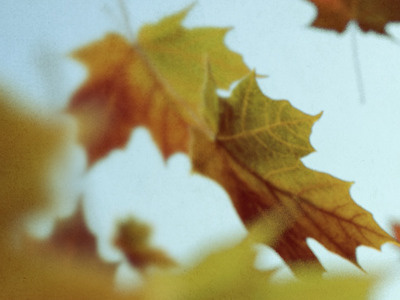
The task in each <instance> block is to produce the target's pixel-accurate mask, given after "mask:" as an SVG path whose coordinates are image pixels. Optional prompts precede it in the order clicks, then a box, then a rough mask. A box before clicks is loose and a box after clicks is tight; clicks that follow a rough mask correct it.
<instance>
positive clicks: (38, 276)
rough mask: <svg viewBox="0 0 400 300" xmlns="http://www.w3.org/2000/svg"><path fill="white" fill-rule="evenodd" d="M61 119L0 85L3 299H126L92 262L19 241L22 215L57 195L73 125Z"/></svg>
mask: <svg viewBox="0 0 400 300" xmlns="http://www.w3.org/2000/svg"><path fill="white" fill-rule="evenodd" d="M64 117H65V116H62V115H57V114H54V115H52V116H50V115H46V114H39V113H34V112H33V111H29V110H27V109H24V108H23V107H22V104H21V102H20V101H19V99H17V98H16V97H15V96H12V94H11V93H7V92H6V91H5V90H4V89H3V88H1V89H0V129H1V130H0V153H1V155H0V165H1V172H0V176H1V180H0V201H1V205H0V266H1V268H0V286H1V288H0V298H1V299H28V298H29V299H33V300H42V299H126V297H125V296H122V295H119V294H117V293H116V292H115V291H114V284H113V280H112V278H113V274H110V272H108V271H107V272H105V271H104V269H103V270H100V269H99V268H98V266H97V264H95V263H93V262H92V261H86V260H83V259H76V260H75V259H72V257H71V256H70V255H69V256H68V255H67V256H68V258H67V259H66V256H65V251H64V250H65V249H63V250H62V251H59V250H60V248H59V247H56V248H57V251H47V252H45V253H44V252H43V251H40V250H39V248H35V247H33V248H31V247H24V246H25V244H24V241H21V238H22V237H23V236H24V235H23V232H22V229H23V228H22V226H21V224H23V222H22V221H23V218H24V217H25V216H26V215H27V214H28V213H31V212H35V211H37V210H39V209H43V208H45V207H48V206H49V205H51V203H52V202H53V201H54V199H53V197H55V196H56V194H57V193H56V192H55V191H54V190H53V188H54V186H52V183H53V182H54V181H53V180H52V176H54V170H55V169H58V168H57V166H59V163H60V162H61V161H62V160H63V153H64V151H65V148H68V145H70V143H72V142H73V135H72V132H73V131H72V127H70V125H71V124H72V123H68V122H64ZM60 242H61V243H63V242H66V241H60ZM58 246H61V245H58ZM74 258H75V257H74Z"/></svg>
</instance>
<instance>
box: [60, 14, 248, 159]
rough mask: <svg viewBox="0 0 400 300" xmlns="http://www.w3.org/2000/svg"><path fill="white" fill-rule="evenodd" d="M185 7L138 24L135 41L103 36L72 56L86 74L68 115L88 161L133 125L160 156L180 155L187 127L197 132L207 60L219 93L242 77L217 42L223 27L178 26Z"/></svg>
mask: <svg viewBox="0 0 400 300" xmlns="http://www.w3.org/2000/svg"><path fill="white" fill-rule="evenodd" d="M189 10H190V8H188V9H185V10H183V11H181V12H179V13H177V14H175V15H172V16H169V17H166V18H164V19H163V20H161V21H160V22H159V23H157V24H154V25H146V26H144V27H143V28H142V29H141V30H140V32H139V37H138V40H137V42H136V43H135V44H132V45H131V44H129V43H128V41H126V40H125V39H124V38H123V37H122V36H119V35H117V34H108V35H107V36H105V37H104V38H103V39H102V40H100V41H97V42H94V43H92V44H90V45H88V46H86V47H84V48H82V49H79V50H77V51H75V52H74V53H73V57H74V58H75V59H77V60H79V61H80V62H82V63H83V64H85V66H86V67H87V68H88V70H89V77H88V79H87V81H86V82H85V83H84V85H83V86H82V87H81V88H80V89H79V90H78V91H77V92H76V93H75V95H74V96H73V98H72V100H71V102H70V105H69V108H68V111H69V112H70V113H72V114H73V115H75V116H76V117H77V119H78V121H79V125H80V141H81V143H82V144H83V145H84V146H85V148H86V150H87V152H88V156H89V163H90V164H92V163H94V162H96V161H97V160H99V159H101V158H103V157H104V156H106V155H107V154H108V153H109V152H110V151H112V150H114V149H115V148H121V147H123V146H125V144H126V143H127V141H128V139H129V137H130V134H131V132H132V129H133V128H135V127H137V126H146V127H147V128H148V129H149V130H150V132H151V135H152V136H153V138H154V140H155V142H156V144H157V145H158V147H159V148H160V150H161V152H162V154H163V156H164V158H168V157H169V156H170V155H172V154H174V153H176V152H187V151H188V142H189V137H188V128H189V127H192V126H194V127H204V124H203V121H202V120H201V119H199V118H198V117H197V115H198V110H199V103H200V102H201V100H202V91H203V83H204V79H205V77H204V74H205V71H204V70H205V61H206V58H207V59H208V60H209V61H210V63H211V64H212V65H213V66H214V72H215V77H216V82H217V86H218V87H220V88H228V87H229V85H230V84H231V83H232V82H233V81H234V80H237V79H239V78H240V77H242V76H244V75H245V74H246V73H247V72H248V69H247V67H246V66H245V65H244V63H243V62H242V59H241V57H240V55H238V54H236V53H234V52H232V51H230V50H228V49H227V48H226V46H225V45H224V43H223V39H224V37H225V34H226V32H227V31H228V29H226V28H195V29H186V28H184V27H182V25H181V22H182V20H183V19H184V18H185V17H186V15H187V13H188V12H189Z"/></svg>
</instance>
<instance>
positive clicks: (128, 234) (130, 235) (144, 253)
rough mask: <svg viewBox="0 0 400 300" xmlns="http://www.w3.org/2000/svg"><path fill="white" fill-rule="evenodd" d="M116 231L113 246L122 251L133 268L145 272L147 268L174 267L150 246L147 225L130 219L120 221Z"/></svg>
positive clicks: (163, 254)
mask: <svg viewBox="0 0 400 300" xmlns="http://www.w3.org/2000/svg"><path fill="white" fill-rule="evenodd" d="M117 230H118V231H117V235H116V237H115V240H114V244H115V245H116V246H117V247H118V248H119V249H121V250H122V252H123V253H124V254H125V256H126V257H127V259H128V261H129V263H130V264H131V265H132V266H133V267H136V268H138V269H140V270H145V269H146V268H147V267H149V266H157V267H163V268H167V267H173V266H176V263H175V261H174V260H173V259H172V258H170V257H169V256H167V254H166V253H164V252H163V251H162V250H159V249H155V248H153V247H152V246H151V245H150V234H151V228H150V227H149V226H148V225H146V224H144V223H141V222H139V221H137V220H136V219H134V218H133V217H130V218H128V219H126V220H123V221H121V222H120V223H119V225H118V227H117Z"/></svg>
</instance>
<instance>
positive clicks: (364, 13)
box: [308, 0, 400, 34]
mask: <svg viewBox="0 0 400 300" xmlns="http://www.w3.org/2000/svg"><path fill="white" fill-rule="evenodd" d="M308 1H310V2H312V3H314V4H315V6H316V7H317V9H318V15H317V17H316V18H315V20H314V21H313V23H312V25H313V26H314V27H318V28H324V29H331V30H335V31H337V32H343V31H344V30H345V29H346V27H347V24H348V23H349V22H350V21H355V22H357V24H358V26H360V28H361V30H363V31H374V32H377V33H380V34H387V33H386V30H385V27H386V25H387V24H388V23H389V22H400V2H399V1H398V0H308Z"/></svg>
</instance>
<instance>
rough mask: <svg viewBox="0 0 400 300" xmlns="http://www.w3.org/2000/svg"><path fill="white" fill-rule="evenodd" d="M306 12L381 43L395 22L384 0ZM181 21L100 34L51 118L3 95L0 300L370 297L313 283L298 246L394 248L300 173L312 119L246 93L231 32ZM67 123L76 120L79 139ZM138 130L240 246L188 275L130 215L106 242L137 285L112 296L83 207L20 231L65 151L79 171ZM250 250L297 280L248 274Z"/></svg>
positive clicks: (317, 271) (339, 186)
mask: <svg viewBox="0 0 400 300" xmlns="http://www.w3.org/2000/svg"><path fill="white" fill-rule="evenodd" d="M311 2H313V3H314V4H315V5H316V7H317V8H318V15H317V18H316V19H315V21H314V23H313V26H316V27H320V28H325V29H333V30H336V31H338V32H342V31H343V30H344V29H345V28H346V26H347V24H348V22H350V21H356V22H357V23H358V24H359V26H360V28H361V29H362V30H363V31H368V30H372V31H375V32H378V33H382V34H384V33H385V25H386V24H387V23H388V22H393V21H400V8H398V6H399V5H398V3H397V1H394V0H391V1H390V0H387V1H345V0H331V1H319V0H318V1H317V0H311ZM397 8H398V9H397ZM190 10H191V7H189V8H187V9H184V10H182V11H180V12H178V13H176V14H173V15H171V16H168V17H166V18H164V19H162V20H160V21H159V22H158V23H156V24H148V25H145V26H143V28H141V30H140V31H139V34H138V37H137V40H136V41H134V42H132V41H129V40H128V39H127V38H126V37H124V36H122V35H120V34H117V33H108V34H106V35H105V36H104V37H102V38H101V39H99V40H96V41H93V42H92V43H90V44H88V45H83V46H82V47H80V48H79V49H76V50H75V51H73V52H72V54H71V57H72V59H74V60H76V61H78V62H79V63H81V64H82V65H83V66H85V68H86V69H87V78H86V80H85V81H84V82H83V83H82V85H81V86H80V87H79V88H78V90H77V91H76V92H75V93H74V94H73V95H72V96H71V100H70V102H69V104H68V106H67V107H66V108H65V110H64V111H63V112H60V115H59V116H55V117H54V120H53V119H52V120H51V121H49V120H48V119H47V117H46V118H45V117H43V116H37V115H35V114H34V113H33V112H31V111H27V110H24V109H22V108H21V107H18V106H16V105H15V104H14V103H13V102H15V101H14V100H15V99H14V98H15V97H16V96H15V95H11V94H10V92H7V91H6V90H5V89H3V90H1V94H0V97H1V99H0V100H1V102H0V105H1V107H0V122H1V126H2V129H3V130H2V131H1V132H0V139H1V143H0V146H1V154H2V155H1V157H0V162H1V165H2V170H4V172H2V175H1V176H2V180H1V183H0V184H1V186H0V187H1V190H0V193H1V201H2V205H1V206H0V214H1V217H2V218H1V221H0V222H1V225H2V226H1V228H0V238H1V241H0V242H1V244H0V254H1V258H0V263H1V265H2V269H0V278H1V286H2V288H1V291H0V295H1V297H2V298H4V299H23V298H24V297H25V296H28V295H29V297H30V299H125V298H126V299H266V298H269V299H292V297H293V295H298V294H300V293H301V294H302V295H304V298H305V299H322V298H323V299H339V298H340V299H365V297H366V296H367V293H368V289H369V287H370V286H371V283H372V279H371V278H369V277H367V276H365V277H358V278H352V277H349V278H347V277H346V278H333V279H322V277H321V273H322V272H323V271H324V270H323V267H322V265H321V264H320V262H319V261H318V259H317V257H316V256H315V254H314V253H313V252H312V250H311V249H310V248H309V246H308V245H307V243H306V239H307V238H314V239H315V240H317V241H318V242H319V243H320V244H321V245H323V246H324V247H325V248H326V249H328V250H330V251H331V252H333V253H336V254H338V255H340V256H341V257H343V258H345V259H347V260H349V261H351V262H352V263H354V264H356V265H358V263H357V258H356V249H357V247H359V246H362V245H363V246H368V247H371V248H374V249H378V250H379V249H380V248H381V246H382V245H383V244H384V243H388V242H389V243H394V244H397V242H396V240H395V239H394V238H393V237H391V236H390V235H389V234H388V233H386V232H385V231H384V230H383V229H381V228H380V226H379V225H378V224H377V223H376V222H375V221H374V219H373V217H372V215H371V213H370V212H368V211H366V210H364V209H363V208H362V207H360V206H359V205H357V204H356V203H355V202H354V201H353V199H352V198H351V196H350V194H349V188H350V186H351V183H349V182H345V181H342V180H340V179H337V178H335V177H333V176H331V175H329V174H325V173H322V172H318V171H316V170H311V169H309V168H307V167H306V166H305V165H304V164H303V163H302V161H301V159H302V158H303V157H304V156H306V155H308V154H310V153H311V152H313V151H315V149H314V148H313V147H312V145H311V144H310V141H309V137H310V134H311V131H312V127H313V125H314V123H315V122H317V121H318V120H319V119H320V118H322V117H323V116H322V114H318V115H308V114H305V113H303V112H301V111H300V110H298V109H297V108H295V107H293V106H292V105H291V103H290V102H289V101H287V100H275V99H271V98H270V97H268V96H267V95H264V94H263V92H262V91H261V89H260V88H259V86H258V82H257V81H258V80H259V78H261V77H262V76H260V75H258V74H257V73H256V72H255V71H251V70H250V68H249V67H247V66H246V65H245V63H244V62H243V59H242V57H241V55H240V54H238V53H236V52H234V51H233V50H231V49H228V48H227V46H226V45H225V43H224V39H225V35H226V33H227V32H228V30H229V29H227V28H211V27H204V28H202V27H200V28H194V29H187V28H185V27H184V26H183V25H182V21H183V20H184V18H185V17H186V16H187V15H188V13H189V12H190ZM397 14H398V16H397ZM270 75H271V76H273V74H270ZM232 86H233V88H232V89H231V90H230V91H229V93H230V96H227V97H223V96H221V95H220V93H219V90H220V89H223V90H226V91H227V90H229V89H230V88H231V87H232ZM61 116H62V117H64V118H65V119H63V118H61ZM68 118H72V119H73V120H74V122H76V125H77V128H76V131H74V129H73V128H74V126H73V125H71V124H70V123H69V122H68V121H67V120H70V119H68ZM139 126H144V127H146V128H147V129H148V131H149V132H150V134H151V136H152V138H153V140H154V142H155V143H156V145H157V146H158V148H159V149H160V151H161V153H162V155H163V157H164V159H165V160H167V159H168V158H169V157H170V156H171V155H172V154H174V153H184V154H186V155H187V156H188V157H189V158H190V160H191V163H192V169H193V171H194V172H196V173H199V174H201V175H203V176H206V177H208V178H210V179H212V180H214V181H215V182H217V183H218V184H219V185H221V186H222V187H223V188H224V189H225V191H226V192H227V193H228V194H229V196H230V199H231V201H232V203H233V206H234V207H235V209H236V211H237V214H238V217H239V218H240V219H241V220H242V222H243V223H244V224H245V225H246V227H247V228H248V231H249V234H248V236H247V237H246V238H245V239H244V240H242V241H240V242H238V243H237V244H235V245H233V246H231V247H227V248H226V249H224V250H220V251H219V252H216V253H214V254H212V255H210V256H208V257H206V258H205V259H204V260H203V261H201V262H200V263H199V264H198V265H196V266H192V267H191V268H186V269H185V268H184V267H181V266H179V265H178V263H177V262H175V261H174V260H173V259H172V258H170V257H169V256H168V254H167V253H165V252H164V251H163V250H162V249H158V248H155V247H153V246H152V245H151V244H150V241H149V237H150V235H151V227H150V226H149V225H147V224H143V223H141V222H140V221H139V220H137V219H135V218H134V217H131V218H128V219H126V220H125V221H121V222H120V223H118V224H117V225H116V226H117V231H116V236H115V239H114V244H115V246H116V247H118V248H119V249H120V250H121V251H122V252H123V253H124V255H125V257H126V259H127V260H128V261H129V262H130V264H131V266H132V267H133V268H136V269H137V270H139V271H140V272H141V273H142V275H143V278H144V283H143V284H142V286H141V287H139V288H136V289H134V290H132V291H130V292H127V293H119V292H117V291H116V290H115V288H114V286H113V282H114V280H113V276H114V273H115V269H116V266H115V265H114V264H109V263H106V262H104V261H101V259H100V258H99V257H98V255H97V254H96V242H95V236H94V235H93V234H92V233H91V232H90V230H89V229H88V227H87V225H86V221H85V217H84V212H83V209H82V206H79V208H78V209H77V211H76V213H75V215H74V216H72V217H71V218H70V219H67V220H64V221H60V222H59V224H58V225H57V226H56V229H55V231H54V232H53V235H52V237H51V238H49V240H47V241H36V240H34V239H33V238H31V237H28V235H27V234H25V233H24V231H23V228H21V226H19V224H20V223H21V218H22V217H25V216H26V215H28V214H30V213H32V212H36V211H38V210H39V211H40V209H44V208H45V207H47V206H46V205H49V203H50V204H51V202H52V197H56V195H52V194H51V193H49V189H51V185H50V184H49V182H51V180H50V178H51V176H53V175H52V174H53V173H54V172H55V170H57V171H58V172H59V171H60V169H62V157H63V151H64V150H63V149H65V148H66V147H67V146H66V145H69V144H73V143H74V142H75V134H76V135H77V137H76V139H77V140H78V143H79V144H80V145H81V146H82V147H83V148H84V149H85V151H86V153H87V161H88V164H87V169H88V170H89V169H90V168H92V167H93V166H94V165H95V164H96V163H97V162H99V161H100V160H102V159H105V158H106V157H107V156H108V155H109V154H110V153H111V152H112V151H114V150H116V149H121V148H123V147H124V146H125V145H126V144H127V142H128V141H129V139H130V137H131V134H132V132H133V130H134V129H135V128H137V127H139ZM83 201H84V199H83ZM10 235H13V236H17V237H18V238H17V242H16V243H11V244H10V242H9V237H10ZM259 243H263V244H265V245H267V246H269V247H271V248H273V249H274V250H275V251H276V252H277V253H278V254H279V255H280V256H281V257H282V259H283V260H284V261H285V262H286V263H287V265H288V266H289V267H290V268H291V269H292V270H293V272H294V273H295V274H297V275H298V276H299V277H301V278H302V280H301V281H294V282H285V283H277V282H274V281H272V280H271V278H272V277H273V275H274V272H275V270H259V269H257V268H255V267H254V261H255V258H256V252H255V250H254V246H255V245H256V244H259ZM232 262H234V263H232ZM154 269H157V270H158V271H157V272H152V270H153V271H154ZM21 278H22V279H21ZM321 287H322V288H321ZM343 291H347V293H343Z"/></svg>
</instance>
